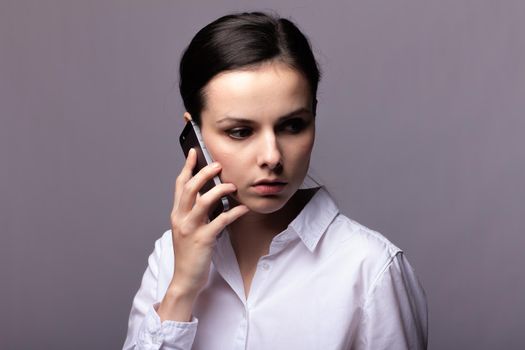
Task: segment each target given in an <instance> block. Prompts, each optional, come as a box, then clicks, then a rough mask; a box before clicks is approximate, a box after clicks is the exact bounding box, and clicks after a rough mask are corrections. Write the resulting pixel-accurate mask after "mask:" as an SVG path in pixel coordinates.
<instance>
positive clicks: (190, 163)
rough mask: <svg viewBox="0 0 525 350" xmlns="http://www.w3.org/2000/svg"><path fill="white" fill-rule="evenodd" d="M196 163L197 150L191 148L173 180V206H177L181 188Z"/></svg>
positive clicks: (188, 178)
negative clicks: (175, 178)
mask: <svg viewBox="0 0 525 350" xmlns="http://www.w3.org/2000/svg"><path fill="white" fill-rule="evenodd" d="M196 163H197V152H196V151H195V149H194V148H191V149H190V150H189V152H188V157H187V158H186V162H185V163H184V166H183V167H182V170H181V172H180V174H179V176H177V180H176V181H175V193H174V198H173V207H174V208H177V207H178V206H179V202H180V196H181V195H182V189H183V187H184V185H185V184H186V183H187V182H188V181H189V180H190V179H191V177H192V172H193V168H195V164H196Z"/></svg>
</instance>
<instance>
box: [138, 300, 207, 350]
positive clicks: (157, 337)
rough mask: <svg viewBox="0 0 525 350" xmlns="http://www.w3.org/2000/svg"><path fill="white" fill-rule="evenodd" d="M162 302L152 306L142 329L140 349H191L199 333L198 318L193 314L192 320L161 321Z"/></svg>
mask: <svg viewBox="0 0 525 350" xmlns="http://www.w3.org/2000/svg"><path fill="white" fill-rule="evenodd" d="M159 304H160V303H156V304H154V305H152V307H150V309H149V310H148V313H147V314H146V317H145V319H144V323H143V324H142V327H141V330H140V331H139V336H138V344H137V345H139V348H140V349H160V347H161V346H162V349H166V350H168V349H169V350H183V349H188V350H189V349H191V346H192V345H193V341H194V339H195V334H196V333H197V324H198V323H199V321H198V319H197V318H196V317H194V316H192V318H191V321H190V322H178V321H170V320H165V321H163V322H161V321H160V317H159V315H158V314H157V309H158V307H159Z"/></svg>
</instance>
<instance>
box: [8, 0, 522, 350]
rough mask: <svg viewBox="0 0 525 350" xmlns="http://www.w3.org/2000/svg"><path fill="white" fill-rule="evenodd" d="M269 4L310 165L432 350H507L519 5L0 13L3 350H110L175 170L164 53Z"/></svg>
mask: <svg viewBox="0 0 525 350" xmlns="http://www.w3.org/2000/svg"><path fill="white" fill-rule="evenodd" d="M249 9H252V10H253V9H262V10H265V9H275V10H277V11H279V12H280V13H281V14H282V15H283V16H289V17H292V18H293V19H295V20H296V21H297V22H298V23H299V25H300V27H302V28H303V29H304V30H305V32H306V33H307V34H308V35H309V37H310V39H311V41H312V43H313V46H314V49H315V52H316V54H317V55H318V58H319V61H320V64H321V65H322V68H323V71H324V77H323V80H322V84H321V87H320V92H319V100H320V105H319V110H318V112H319V114H318V138H317V144H316V148H315V150H314V157H313V168H314V170H315V172H316V173H317V174H318V176H319V177H320V178H321V179H322V180H323V181H324V182H325V183H326V184H327V185H328V188H329V189H330V190H331V191H332V192H333V193H334V194H335V196H336V199H337V200H338V202H339V203H340V206H341V208H342V210H343V211H344V212H345V213H346V214H347V215H348V216H350V217H352V218H353V219H355V220H357V221H359V222H361V223H363V224H365V225H367V226H369V227H371V228H373V229H376V230H378V231H380V232H382V233H383V234H385V235H386V236H387V237H388V238H390V239H391V240H392V241H393V242H394V243H396V244H397V245H399V246H400V247H402V248H403V249H404V250H405V252H406V254H407V256H408V258H409V260H410V261H411V263H412V265H413V266H414V267H415V268H416V270H417V272H418V275H419V276H420V279H421V281H422V283H423V284H424V286H425V289H426V292H427V295H428V302H429V308H430V347H431V348H432V349H495V348H498V349H519V348H522V347H523V344H524V343H525V342H524V335H523V334H524V333H523V328H524V326H525V302H524V300H523V295H525V276H524V273H523V266H525V254H523V249H524V247H525V237H524V235H523V234H524V233H525V232H524V231H525V230H524V228H525V224H524V223H523V222H524V221H523V217H524V214H525V211H524V208H523V207H524V205H523V204H524V198H525V190H524V188H525V186H523V179H524V175H525V159H524V155H523V149H524V147H525V141H524V137H523V133H524V130H525V118H524V110H525V20H524V18H525V2H523V1H519V0H516V1H501V0H500V1H492V0H491V1H489V0H486V1H481V0H480V1H467V0H440V1H421V0H366V1H365V0H362V1H327V2H323V3H321V2H320V1H282V0H281V1H266V2H264V3H261V2H256V1H225V0H222V1H210V2H209V3H208V2H203V1H195V0H193V1H191V2H187V3H184V4H183V3H182V1H151V0H148V1H146V0H143V1H131V0H127V1H108V0H104V1H102V0H101V1H82V2H80V1H71V0H62V1H60V0H55V1H42V0H34V1H27V0H7V1H6V0H1V2H0V108H1V111H0V113H1V127H0V160H1V163H0V164H1V169H0V198H1V200H0V205H1V207H0V230H1V236H0V293H1V295H0V303H1V304H0V322H1V324H0V348H2V349H117V348H119V347H121V346H122V342H123V340H124V336H125V332H126V327H127V317H128V312H129V308H130V306H131V301H132V297H133V295H134V293H135V291H136V289H137V288H138V286H139V283H140V279H141V276H142V273H143V271H144V269H145V267H146V259H147V256H148V255H149V253H150V252H151V250H152V248H153V242H154V240H155V239H157V238H158V237H159V236H160V235H161V234H162V233H163V232H164V230H166V229H167V228H169V212H170V209H171V204H172V203H171V201H172V190H173V183H174V180H175V177H176V175H177V174H178V171H179V169H180V167H181V164H182V156H181V152H180V150H179V147H178V144H177V136H178V133H179V132H180V130H181V127H182V117H181V116H182V112H183V108H182V106H181V103H180V99H179V96H178V90H177V65H178V60H179V57H180V53H181V50H182V49H183V48H184V47H185V46H186V45H187V44H188V42H189V40H190V38H191V37H192V36H193V34H194V33H195V32H196V30H197V29H199V28H200V27H202V26H203V25H204V24H206V23H208V22H209V21H211V20H212V19H215V18H216V17H218V16H219V15H222V14H225V13H226V12H230V11H234V10H249Z"/></svg>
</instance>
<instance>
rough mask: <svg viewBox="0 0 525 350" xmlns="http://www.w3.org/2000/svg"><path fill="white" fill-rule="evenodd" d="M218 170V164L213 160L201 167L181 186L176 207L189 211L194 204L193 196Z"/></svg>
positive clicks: (219, 168)
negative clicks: (180, 193)
mask: <svg viewBox="0 0 525 350" xmlns="http://www.w3.org/2000/svg"><path fill="white" fill-rule="evenodd" d="M220 171H221V166H220V164H219V163H217V162H215V163H212V164H210V165H207V166H205V167H204V168H202V169H201V170H200V171H199V172H198V173H197V174H196V175H195V176H194V177H192V178H191V179H190V180H189V181H187V182H186V183H185V184H184V186H183V189H182V195H181V197H180V199H179V205H178V208H179V209H180V210H183V211H190V210H191V209H192V208H193V204H195V197H196V196H197V193H198V192H199V191H200V189H201V188H202V186H204V184H205V183H206V181H208V180H211V179H212V178H213V177H214V176H215V175H217V174H218V173H219V172H220Z"/></svg>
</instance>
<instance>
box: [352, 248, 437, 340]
mask: <svg viewBox="0 0 525 350" xmlns="http://www.w3.org/2000/svg"><path fill="white" fill-rule="evenodd" d="M427 327H428V323H427V304H426V298H425V292H424V290H423V288H422V287H421V284H420V283H419V281H418V280H417V277H416V275H415V273H414V270H413V269H412V267H411V266H410V264H409V263H408V261H407V260H405V258H404V255H403V253H401V252H399V253H398V254H396V256H394V257H393V259H392V260H391V261H390V262H389V263H388V264H387V266H386V267H385V269H383V271H382V272H381V273H380V275H379V276H378V277H377V279H376V281H375V283H374V284H373V285H372V287H371V289H370V291H369V292H368V295H367V297H366V300H365V304H364V306H363V318H362V321H361V324H360V326H359V328H358V332H357V334H356V335H357V336H356V339H355V341H354V343H353V345H352V347H351V349H353V350H365V349H366V350H368V349H369V350H371V349H374V350H381V349H395V350H405V349H411V350H412V349H413V350H423V349H426V348H427V339H428V329H427Z"/></svg>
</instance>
